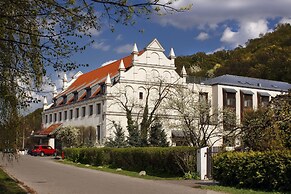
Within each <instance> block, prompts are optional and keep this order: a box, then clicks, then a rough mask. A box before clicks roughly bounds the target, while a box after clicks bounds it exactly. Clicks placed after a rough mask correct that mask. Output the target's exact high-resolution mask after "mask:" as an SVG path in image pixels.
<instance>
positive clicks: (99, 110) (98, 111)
mask: <svg viewBox="0 0 291 194" xmlns="http://www.w3.org/2000/svg"><path fill="white" fill-rule="evenodd" d="M100 114H101V104H100V103H98V104H97V115H100Z"/></svg>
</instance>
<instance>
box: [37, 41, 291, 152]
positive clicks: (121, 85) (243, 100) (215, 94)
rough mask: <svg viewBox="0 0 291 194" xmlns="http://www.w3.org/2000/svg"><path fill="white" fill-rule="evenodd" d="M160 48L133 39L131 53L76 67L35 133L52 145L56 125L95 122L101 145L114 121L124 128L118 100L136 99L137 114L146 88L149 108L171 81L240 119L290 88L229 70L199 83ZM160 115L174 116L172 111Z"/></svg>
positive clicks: (169, 131) (111, 132)
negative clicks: (85, 67) (230, 110)
mask: <svg viewBox="0 0 291 194" xmlns="http://www.w3.org/2000/svg"><path fill="white" fill-rule="evenodd" d="M164 52H165V49H164V48H163V47H162V46H161V44H160V43H159V42H158V40H156V39H154V40H153V41H152V42H151V43H150V44H149V45H148V46H146V47H145V48H144V49H143V50H141V51H138V49H137V46H136V44H134V46H133V50H132V53H131V54H130V55H129V56H127V57H124V58H122V59H120V60H116V61H114V62H112V63H110V64H107V65H105V66H102V67H100V68H97V69H95V70H93V71H90V72H88V73H84V74H83V73H82V72H78V73H77V74H76V75H74V76H73V78H72V80H70V81H68V79H67V77H66V75H65V76H64V78H63V89H62V91H59V92H58V91H56V89H55V90H54V92H53V95H54V98H53V103H52V104H47V102H46V99H45V100H44V111H43V121H42V124H43V130H42V131H41V132H40V133H39V136H42V137H48V138H50V137H51V135H52V138H50V140H49V143H50V144H51V146H53V147H54V145H53V144H54V141H53V133H54V131H56V129H57V128H59V127H60V126H68V125H70V126H85V127H86V126H93V127H94V128H95V129H96V141H97V144H99V145H103V144H104V141H105V140H106V139H107V138H108V137H110V136H112V135H113V125H112V121H115V122H116V123H120V125H121V126H122V127H123V129H126V125H127V119H126V114H125V111H124V109H123V108H122V106H121V104H120V103H121V102H127V103H128V106H131V105H133V104H134V106H135V107H134V108H133V112H134V115H135V116H136V118H137V117H138V114H139V112H140V106H139V105H143V104H144V102H145V98H146V97H147V94H148V91H150V96H149V99H150V100H149V102H150V104H149V107H152V106H153V105H154V103H155V100H156V97H157V96H158V93H159V92H160V91H159V90H160V89H161V87H162V88H165V87H167V86H169V85H183V86H186V87H194V88H197V90H198V89H199V92H201V91H203V92H204V93H205V94H206V96H207V98H208V100H210V101H211V103H212V105H213V106H214V107H222V108H223V106H235V109H236V113H237V115H238V118H240V117H241V116H240V115H241V114H240V112H241V111H242V110H243V109H245V108H248V107H252V108H256V107H258V106H259V104H264V103H266V102H267V101H269V100H270V97H274V96H275V95H277V94H280V93H281V92H286V91H287V90H288V89H289V88H291V86H290V84H288V83H283V82H275V81H267V80H261V79H253V78H245V77H238V76H230V75H225V76H221V77H217V78H214V79H210V80H207V81H205V82H204V83H202V84H196V83H195V84H194V83H187V81H186V77H187V74H186V71H185V69H184V68H183V70H182V72H181V74H182V77H180V76H179V75H178V74H177V72H176V67H175V54H174V50H173V49H170V54H169V56H166V55H165V54H164ZM161 80H162V82H161ZM160 83H162V85H161V86H159V84H160ZM163 115H164V117H167V116H168V117H169V118H173V117H174V116H175V115H174V114H173V112H171V111H169V112H168V113H166V114H163ZM125 131H126V130H125ZM166 133H167V136H168V138H169V140H170V141H172V138H171V137H172V129H166ZM173 143H174V142H173Z"/></svg>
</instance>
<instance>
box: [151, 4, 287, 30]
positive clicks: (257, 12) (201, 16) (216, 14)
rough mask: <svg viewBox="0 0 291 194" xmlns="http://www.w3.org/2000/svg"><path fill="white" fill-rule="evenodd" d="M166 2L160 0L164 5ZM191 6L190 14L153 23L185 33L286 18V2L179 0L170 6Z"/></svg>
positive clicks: (165, 18)
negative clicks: (197, 29) (242, 22)
mask: <svg viewBox="0 0 291 194" xmlns="http://www.w3.org/2000/svg"><path fill="white" fill-rule="evenodd" d="M166 1H168V0H161V1H160V2H161V3H163V2H166ZM189 4H193V6H192V9H191V10H190V11H186V12H183V13H175V14H168V15H165V16H161V17H157V18H155V20H154V21H157V22H158V23H160V24H162V25H172V26H174V27H177V28H181V29H187V28H193V27H198V28H200V29H203V28H212V29H213V28H215V27H216V26H217V25H218V24H220V23H222V22H225V21H236V22H239V23H240V22H241V21H257V20H260V19H270V18H277V17H286V18H288V17H289V18H290V7H291V1H290V0H276V1H272V0H243V1H242V0H216V1H215V0H195V1H193V0H179V1H174V2H173V4H172V6H174V7H176V8H178V7H181V6H187V5H189Z"/></svg>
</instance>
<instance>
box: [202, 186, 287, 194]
mask: <svg viewBox="0 0 291 194" xmlns="http://www.w3.org/2000/svg"><path fill="white" fill-rule="evenodd" d="M201 188H202V189H207V190H213V191H220V192H223V193H229V194H283V193H281V192H266V191H256V190H252V189H237V188H234V187H225V186H219V185H211V186H202V187H201ZM285 193H286V192H285ZM285 193H284V194H285Z"/></svg>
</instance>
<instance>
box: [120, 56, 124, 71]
mask: <svg viewBox="0 0 291 194" xmlns="http://www.w3.org/2000/svg"><path fill="white" fill-rule="evenodd" d="M119 71H125V66H124V63H123V60H122V59H121V61H120V64H119Z"/></svg>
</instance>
